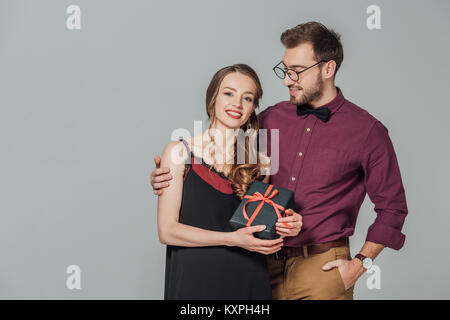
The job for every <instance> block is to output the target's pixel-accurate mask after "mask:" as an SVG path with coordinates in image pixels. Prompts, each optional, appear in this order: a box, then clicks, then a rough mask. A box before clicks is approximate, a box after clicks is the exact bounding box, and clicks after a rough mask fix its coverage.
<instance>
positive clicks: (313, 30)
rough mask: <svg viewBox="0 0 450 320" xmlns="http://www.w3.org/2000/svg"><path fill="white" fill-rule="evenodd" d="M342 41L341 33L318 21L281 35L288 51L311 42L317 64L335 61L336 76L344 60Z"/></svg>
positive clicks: (301, 25) (304, 24) (296, 27)
mask: <svg viewBox="0 0 450 320" xmlns="http://www.w3.org/2000/svg"><path fill="white" fill-rule="evenodd" d="M340 39H341V36H340V34H339V33H337V32H336V31H334V30H333V29H328V28H327V27H325V26H324V25H323V24H321V23H319V22H316V21H311V22H307V23H303V24H299V25H298V26H295V27H293V28H291V29H288V30H286V31H284V32H283V33H282V34H281V43H282V44H283V45H284V46H285V47H286V48H287V49H291V48H294V47H296V46H298V45H300V44H302V43H306V42H309V43H311V44H312V46H313V50H314V59H315V60H316V61H317V62H318V61H321V60H325V61H328V60H334V61H335V62H336V71H335V74H336V72H337V71H338V69H339V67H340V66H341V63H342V60H344V49H343V47H342V43H341V40H340Z"/></svg>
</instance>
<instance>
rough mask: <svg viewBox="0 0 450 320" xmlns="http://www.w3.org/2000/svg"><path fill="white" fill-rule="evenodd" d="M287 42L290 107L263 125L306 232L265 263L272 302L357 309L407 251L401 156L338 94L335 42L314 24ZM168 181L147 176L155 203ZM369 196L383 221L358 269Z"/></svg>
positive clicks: (271, 113)
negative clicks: (374, 280)
mask: <svg viewBox="0 0 450 320" xmlns="http://www.w3.org/2000/svg"><path fill="white" fill-rule="evenodd" d="M281 42H282V43H283V45H284V46H285V48H286V50H285V54H284V59H283V61H282V62H280V63H279V64H278V65H277V66H276V67H274V71H275V73H276V74H277V76H279V77H280V78H282V79H283V84H284V85H285V86H286V87H288V88H289V94H290V101H285V102H280V103H278V104H276V105H274V106H272V107H269V108H267V109H266V110H264V111H263V112H262V113H260V115H259V116H260V121H261V125H262V128H264V129H268V133H269V139H268V141H269V142H270V141H271V139H270V129H279V154H280V159H279V170H278V172H277V173H276V174H274V175H272V176H271V183H272V184H275V185H277V186H280V187H284V188H287V189H290V190H293V191H294V192H295V205H296V207H297V208H298V209H299V210H301V211H300V213H301V214H302V216H303V226H302V231H301V232H300V234H299V235H298V236H296V237H292V238H286V239H285V244H284V247H283V249H282V250H281V251H279V252H277V253H275V254H273V255H270V256H269V257H268V267H269V272H270V275H271V286H272V295H273V298H274V299H289V300H292V299H353V288H354V284H355V283H356V281H357V279H358V278H359V277H360V276H361V275H362V274H363V273H364V272H365V271H366V270H367V268H370V266H371V264H372V261H373V260H374V259H375V257H376V256H377V255H378V254H379V253H380V252H381V251H382V250H383V248H384V247H390V248H393V249H395V250H399V249H400V248H401V247H402V246H403V244H404V241H405V235H404V234H402V233H401V229H402V226H403V223H404V219H405V217H406V215H407V205H406V197H405V192H404V188H403V184H402V181H401V176H400V170H399V168H398V163H397V159H396V155H395V152H394V148H393V146H392V143H391V140H390V138H389V136H388V131H387V129H386V128H385V127H384V126H383V125H382V124H381V122H380V121H378V120H377V119H375V118H374V117H373V116H371V115H370V114H369V113H368V112H367V111H365V110H363V109H362V108H360V107H358V106H356V105H355V104H353V103H351V102H350V101H348V100H346V99H345V98H344V96H343V93H342V91H341V90H340V89H339V88H338V87H336V86H335V84H334V79H335V75H336V72H337V71H338V69H339V67H340V65H341V63H342V60H343V48H342V44H341V42H340V36H339V35H338V34H337V33H336V32H334V31H333V30H329V29H327V28H326V27H325V26H324V25H322V24H320V23H318V22H308V23H305V24H301V25H298V26H296V27H294V28H291V29H289V30H286V31H285V32H283V34H282V35H281ZM270 147H271V146H270V144H269V150H270ZM155 162H156V165H157V167H158V166H159V163H158V159H157V158H155ZM163 171H164V170H163V169H162V168H161V169H159V168H157V169H155V170H154V171H153V172H152V174H151V182H152V185H153V188H154V190H155V194H159V193H160V192H162V191H161V188H163V187H164V184H165V183H168V182H167V181H168V180H170V179H168V176H167V174H164V173H163ZM366 193H367V194H368V195H369V197H370V199H371V201H372V202H373V203H374V204H375V211H376V213H377V218H376V219H375V221H374V223H373V224H372V225H371V226H370V228H369V230H368V232H367V237H366V242H365V243H364V245H363V247H362V249H361V250H360V252H359V254H357V255H356V256H355V257H354V258H353V259H352V258H351V257H350V249H349V242H348V237H349V236H351V235H352V234H353V233H354V229H355V225H356V219H357V216H358V213H359V209H360V207H361V204H362V202H363V200H364V198H365V195H366Z"/></svg>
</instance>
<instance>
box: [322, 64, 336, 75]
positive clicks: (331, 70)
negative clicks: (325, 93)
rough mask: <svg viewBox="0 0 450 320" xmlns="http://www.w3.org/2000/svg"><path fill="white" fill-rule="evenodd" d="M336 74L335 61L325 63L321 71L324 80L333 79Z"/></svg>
mask: <svg viewBox="0 0 450 320" xmlns="http://www.w3.org/2000/svg"><path fill="white" fill-rule="evenodd" d="M335 73H336V61H334V60H330V61H328V62H326V63H325V67H324V68H323V69H322V75H323V76H324V78H325V79H330V78H332V77H334V74H335Z"/></svg>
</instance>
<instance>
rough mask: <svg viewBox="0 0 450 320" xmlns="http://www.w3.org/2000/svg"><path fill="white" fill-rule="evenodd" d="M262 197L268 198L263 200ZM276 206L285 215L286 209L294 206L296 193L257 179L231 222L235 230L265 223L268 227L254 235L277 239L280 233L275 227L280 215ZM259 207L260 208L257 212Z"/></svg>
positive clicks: (261, 237)
mask: <svg viewBox="0 0 450 320" xmlns="http://www.w3.org/2000/svg"><path fill="white" fill-rule="evenodd" d="M258 193H259V194H258ZM262 198H264V199H266V200H264V201H263V199H262ZM261 203H263V204H262V205H261ZM272 204H273V205H272ZM274 206H275V207H277V209H278V212H279V214H280V216H281V217H284V210H285V209H288V208H294V193H293V192H292V191H291V190H288V189H284V188H280V187H277V186H274V185H271V184H267V183H263V182H260V181H255V182H253V184H252V185H251V186H250V188H249V190H248V191H247V194H246V198H244V199H243V200H242V202H241V204H240V205H239V207H238V208H237V210H236V211H235V212H234V214H233V216H232V217H231V219H230V224H231V226H232V227H233V229H235V230H237V229H239V228H243V227H246V226H250V225H251V226H257V225H265V226H266V229H264V230H263V231H261V232H256V233H254V236H255V237H257V238H260V239H277V238H279V237H280V235H279V234H277V233H276V229H275V223H276V222H277V220H278V215H277V213H276V211H275V208H274ZM280 206H281V207H280ZM258 207H260V209H259V211H258V212H256V213H255V210H256V209H257V208H258ZM244 208H245V212H244ZM245 215H247V217H246V216H245Z"/></svg>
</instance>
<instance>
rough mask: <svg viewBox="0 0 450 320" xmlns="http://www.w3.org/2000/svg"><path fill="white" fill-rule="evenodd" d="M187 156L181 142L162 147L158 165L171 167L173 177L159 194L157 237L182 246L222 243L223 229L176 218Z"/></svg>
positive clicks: (178, 211) (223, 242) (224, 240)
mask: <svg viewBox="0 0 450 320" xmlns="http://www.w3.org/2000/svg"><path fill="white" fill-rule="evenodd" d="M186 159H187V152H186V148H185V147H184V145H183V143H182V142H179V141H173V142H170V143H169V144H167V146H166V147H165V148H164V151H163V155H162V159H161V166H162V167H168V168H170V171H171V172H172V176H173V179H172V181H171V182H170V184H169V186H168V187H167V188H166V189H165V190H164V193H163V194H162V195H160V196H159V197H158V234H159V240H160V241H161V243H163V244H169V245H176V246H183V247H197V246H216V245H224V244H225V242H226V235H225V233H224V232H216V231H209V230H204V229H200V228H196V227H192V226H188V225H185V224H182V223H179V222H178V220H179V213H180V207H181V196H182V192H183V173H184V161H185V160H186Z"/></svg>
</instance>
